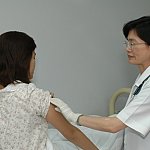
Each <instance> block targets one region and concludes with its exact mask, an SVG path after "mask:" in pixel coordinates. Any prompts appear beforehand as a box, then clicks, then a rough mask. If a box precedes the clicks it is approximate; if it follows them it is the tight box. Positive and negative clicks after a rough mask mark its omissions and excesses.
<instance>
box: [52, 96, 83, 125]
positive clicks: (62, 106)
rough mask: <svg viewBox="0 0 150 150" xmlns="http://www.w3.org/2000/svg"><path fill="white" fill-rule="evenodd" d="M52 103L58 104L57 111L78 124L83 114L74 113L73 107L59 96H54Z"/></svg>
mask: <svg viewBox="0 0 150 150" xmlns="http://www.w3.org/2000/svg"><path fill="white" fill-rule="evenodd" d="M51 103H52V104H54V105H56V106H57V109H56V111H59V112H61V113H62V114H63V116H64V117H65V118H66V119H67V120H68V121H69V122H73V123H75V124H77V120H78V117H79V116H81V114H79V113H74V112H73V111H72V110H71V108H70V107H69V106H68V105H67V104H66V103H64V102H63V101H62V100H60V99H58V98H52V99H51Z"/></svg>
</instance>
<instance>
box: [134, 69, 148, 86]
mask: <svg viewBox="0 0 150 150" xmlns="http://www.w3.org/2000/svg"><path fill="white" fill-rule="evenodd" d="M149 75H150V66H149V67H148V68H147V69H146V70H145V71H144V72H143V73H142V74H139V75H138V77H137V79H136V81H135V86H137V87H138V86H139V85H140V84H141V83H142V82H143V81H144V80H145V79H146V78H147V77H148V76H149Z"/></svg>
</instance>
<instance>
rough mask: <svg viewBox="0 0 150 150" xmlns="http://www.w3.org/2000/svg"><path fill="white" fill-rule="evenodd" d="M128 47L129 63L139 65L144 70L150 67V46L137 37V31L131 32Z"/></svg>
mask: <svg viewBox="0 0 150 150" xmlns="http://www.w3.org/2000/svg"><path fill="white" fill-rule="evenodd" d="M126 46H127V47H126V51H127V56H128V62H129V63H131V64H135V65H138V66H139V67H142V68H143V69H144V70H145V69H146V68H147V67H148V66H150V46H149V45H147V44H146V43H145V42H144V41H143V40H142V39H140V38H139V37H138V36H137V33H136V31H135V30H131V31H130V32H129V34H128V41H127V43H126Z"/></svg>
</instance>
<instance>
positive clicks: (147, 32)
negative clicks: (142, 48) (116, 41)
mask: <svg viewBox="0 0 150 150" xmlns="http://www.w3.org/2000/svg"><path fill="white" fill-rule="evenodd" d="M131 30H135V32H136V33H137V35H138V37H139V38H140V39H142V40H143V41H145V42H146V43H147V44H148V45H150V16H143V17H140V18H138V19H136V20H132V21H130V22H128V23H126V24H125V25H124V27H123V34H124V36H125V38H126V39H127V37H128V34H129V32H130V31H131Z"/></svg>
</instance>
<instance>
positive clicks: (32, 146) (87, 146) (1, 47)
mask: <svg viewBox="0 0 150 150" xmlns="http://www.w3.org/2000/svg"><path fill="white" fill-rule="evenodd" d="M35 48H36V44H35V42H34V40H33V39H32V38H31V37H30V36H28V35H27V34H25V33H22V32H17V31H10V32H6V33H3V34H1V35H0V149H1V150H46V149H48V150H56V149H57V148H56V147H55V145H54V144H53V143H52V142H51V140H50V139H49V138H48V123H51V124H52V125H53V126H54V127H55V128H57V129H58V130H59V131H60V132H61V133H62V134H63V135H64V137H65V138H67V139H68V140H69V141H71V142H72V143H74V144H75V145H77V146H79V147H81V148H82V149H84V150H98V149H97V148H96V146H95V145H94V144H93V143H92V142H91V141H90V140H89V139H88V138H87V137H86V136H85V135H84V134H83V133H82V132H81V131H80V130H79V129H77V128H75V127H74V126H72V125H71V124H70V123H69V122H68V121H67V120H66V119H65V118H64V117H63V116H62V115H61V114H60V113H58V112H56V111H55V108H54V105H53V104H50V102H51V99H52V97H51V94H50V93H49V92H48V91H43V90H42V89H38V88H37V87H36V86H35V85H34V84H33V83H30V79H32V77H33V73H34V68H35V57H36V53H35ZM49 136H51V135H49ZM75 145H73V144H72V146H74V149H78V148H77V147H76V146H75ZM61 149H63V148H61ZM68 149H71V148H68ZM59 150H60V149H59Z"/></svg>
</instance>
